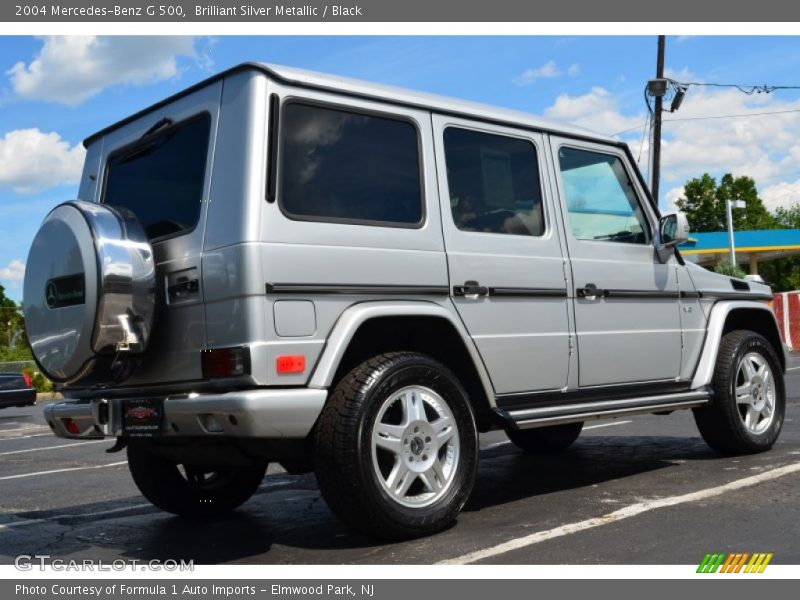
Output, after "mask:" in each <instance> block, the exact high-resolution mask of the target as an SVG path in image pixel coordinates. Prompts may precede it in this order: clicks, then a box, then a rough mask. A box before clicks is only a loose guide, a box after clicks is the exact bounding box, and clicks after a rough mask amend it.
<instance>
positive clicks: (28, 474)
mask: <svg viewBox="0 0 800 600" xmlns="http://www.w3.org/2000/svg"><path fill="white" fill-rule="evenodd" d="M127 463H128V461H127V460H123V461H121V462H115V463H108V464H106V465H92V466H89V467H69V468H67V469H54V470H52V471H37V472H36V473H20V474H19V475H6V476H5V477H0V481H6V480H8V479H22V478H23V477H36V476H37V475H53V474H55V473H68V472H69V471H85V470H87V469H104V468H105V467H118V466H120V465H125V464H127Z"/></svg>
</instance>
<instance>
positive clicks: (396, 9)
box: [0, 0, 800, 33]
mask: <svg viewBox="0 0 800 600" xmlns="http://www.w3.org/2000/svg"><path fill="white" fill-rule="evenodd" d="M0 20H2V21H3V22H34V23H35V22H43V23H44V22H62V23H67V22H87V21H88V22H131V23H146V22H204V21H205V22H211V21H217V22H219V21H222V22H263V23H267V22H276V23H286V22H324V21H330V22H353V23H358V22H462V23H468V22H494V23H497V22H514V23H519V22H596V23H603V22H706V23H720V22H727V23H733V22H759V23H765V22H780V23H785V22H791V21H800V4H798V3H796V2H787V1H786V0H760V1H759V2H745V1H744V0H728V1H727V2H721V1H720V0H670V2H643V1H642V0H605V1H604V2H597V1H596V0H572V1H571V2H552V1H547V0H539V1H538V2H526V1H524V0H491V1H490V2H487V1H485V0H344V1H342V2H328V1H327V0H300V1H281V0H275V1H272V0H267V1H265V0H11V1H10V2H2V3H0ZM631 33H635V32H631Z"/></svg>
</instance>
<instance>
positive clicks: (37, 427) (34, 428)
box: [0, 425, 50, 433]
mask: <svg viewBox="0 0 800 600" xmlns="http://www.w3.org/2000/svg"><path fill="white" fill-rule="evenodd" d="M45 429H46V430H48V431H50V428H49V427H45V426H44V425H29V426H28V427H17V428H15V429H0V433H16V432H17V431H43V430H45Z"/></svg>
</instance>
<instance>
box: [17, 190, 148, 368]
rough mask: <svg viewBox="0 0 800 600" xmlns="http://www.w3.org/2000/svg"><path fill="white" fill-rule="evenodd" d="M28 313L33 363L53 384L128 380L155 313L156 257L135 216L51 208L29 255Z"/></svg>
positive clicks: (95, 208) (102, 208)
mask: <svg viewBox="0 0 800 600" xmlns="http://www.w3.org/2000/svg"><path fill="white" fill-rule="evenodd" d="M23 310H24V313H25V326H26V328H27V332H28V340H29V341H30V344H31V349H32V351H33V354H34V357H35V359H36V361H37V363H38V364H39V367H40V368H41V370H42V372H43V373H44V374H45V375H46V376H47V377H48V378H50V379H51V380H53V381H57V382H61V383H67V384H74V383H77V382H78V381H84V382H91V383H115V382H118V381H120V379H121V378H124V377H126V376H128V375H130V373H131V372H132V370H131V368H130V365H131V361H130V358H131V357H135V356H136V355H139V354H141V353H142V352H144V350H145V348H146V347H147V342H148V339H149V337H150V332H151V330H152V327H153V317H154V313H155V266H154V262H153V252H152V249H151V247H150V244H149V243H148V241H147V236H146V235H145V233H144V230H143V229H142V227H141V225H140V224H139V222H138V220H137V219H136V217H135V216H134V214H133V213H132V212H130V211H128V210H126V209H123V208H119V207H111V206H106V205H102V204H95V203H91V202H83V201H80V200H75V201H71V202H65V203H63V204H60V205H59V206H57V207H56V208H54V209H53V210H52V211H51V212H50V214H48V215H47V217H46V218H45V220H44V222H43V223H42V225H41V227H40V228H39V231H38V233H37V234H36V237H35V238H34V240H33V245H32V246H31V250H30V252H29V254H28V262H27V263H26V268H25V284H24V290H23ZM123 362H124V363H125V364H126V367H125V368H120V367H119V366H120V364H122V363H123Z"/></svg>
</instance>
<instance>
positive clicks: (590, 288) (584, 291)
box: [575, 283, 605, 298]
mask: <svg viewBox="0 0 800 600" xmlns="http://www.w3.org/2000/svg"><path fill="white" fill-rule="evenodd" d="M575 295H576V296H577V297H578V298H602V297H603V296H604V295H605V290H603V289H600V288H599V287H597V286H596V285H595V284H593V283H587V284H586V285H585V286H584V287H582V288H576V289H575Z"/></svg>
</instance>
